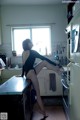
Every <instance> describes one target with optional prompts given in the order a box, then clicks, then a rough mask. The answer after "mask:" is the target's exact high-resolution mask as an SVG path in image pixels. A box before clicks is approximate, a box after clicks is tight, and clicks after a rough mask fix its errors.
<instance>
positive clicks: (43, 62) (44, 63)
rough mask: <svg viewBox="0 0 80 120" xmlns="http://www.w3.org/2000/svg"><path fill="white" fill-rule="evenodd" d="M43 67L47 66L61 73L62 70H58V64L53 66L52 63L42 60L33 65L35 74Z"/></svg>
mask: <svg viewBox="0 0 80 120" xmlns="http://www.w3.org/2000/svg"><path fill="white" fill-rule="evenodd" d="M43 67H46V68H48V69H49V70H53V71H55V72H57V73H61V71H62V70H61V71H60V68H59V67H58V66H54V65H52V64H50V63H49V62H47V61H45V60H44V61H42V62H40V63H39V64H38V65H37V66H36V67H35V70H36V74H38V73H39V72H40V71H41V69H42V68H43Z"/></svg>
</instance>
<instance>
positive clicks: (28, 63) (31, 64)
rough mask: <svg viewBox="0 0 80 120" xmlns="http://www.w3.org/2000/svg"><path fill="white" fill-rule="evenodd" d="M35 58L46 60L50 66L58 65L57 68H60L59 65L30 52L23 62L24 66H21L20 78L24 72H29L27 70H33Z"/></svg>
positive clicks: (33, 51) (32, 51) (34, 52)
mask: <svg viewBox="0 0 80 120" xmlns="http://www.w3.org/2000/svg"><path fill="white" fill-rule="evenodd" d="M36 58H39V59H41V60H46V61H47V62H49V63H50V64H52V65H54V66H57V65H58V66H59V67H62V66H60V65H59V64H56V63H54V62H52V61H51V60H49V59H48V58H46V57H44V56H42V55H40V54H39V53H38V52H36V51H35V50H30V55H29V57H28V59H27V60H26V61H25V63H24V65H23V69H22V76H23V75H24V72H25V73H26V74H27V73H28V72H29V70H31V69H34V62H35V59H36Z"/></svg>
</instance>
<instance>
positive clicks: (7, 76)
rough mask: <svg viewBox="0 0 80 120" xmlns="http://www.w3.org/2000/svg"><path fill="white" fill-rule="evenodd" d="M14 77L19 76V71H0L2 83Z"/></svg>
mask: <svg viewBox="0 0 80 120" xmlns="http://www.w3.org/2000/svg"><path fill="white" fill-rule="evenodd" d="M14 75H21V69H4V70H2V71H1V79H2V81H1V82H2V83H3V82H5V81H6V80H8V79H10V78H11V77H12V76H14Z"/></svg>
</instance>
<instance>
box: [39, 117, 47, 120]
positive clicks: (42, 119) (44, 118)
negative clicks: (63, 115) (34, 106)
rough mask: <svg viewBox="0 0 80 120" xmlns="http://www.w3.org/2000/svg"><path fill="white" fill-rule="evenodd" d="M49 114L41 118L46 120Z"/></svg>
mask: <svg viewBox="0 0 80 120" xmlns="http://www.w3.org/2000/svg"><path fill="white" fill-rule="evenodd" d="M47 117H48V116H44V117H43V118H41V119H40V120H46V118H47Z"/></svg>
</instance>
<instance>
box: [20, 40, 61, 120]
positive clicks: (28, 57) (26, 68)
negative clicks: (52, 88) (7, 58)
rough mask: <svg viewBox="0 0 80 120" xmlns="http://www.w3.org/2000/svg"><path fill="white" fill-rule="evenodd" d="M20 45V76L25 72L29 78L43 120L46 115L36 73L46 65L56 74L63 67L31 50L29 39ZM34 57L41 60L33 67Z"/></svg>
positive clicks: (31, 45)
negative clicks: (21, 68)
mask: <svg viewBox="0 0 80 120" xmlns="http://www.w3.org/2000/svg"><path fill="white" fill-rule="evenodd" d="M22 46H23V50H24V51H23V53H22V61H23V71H22V76H23V75H24V74H25V76H26V77H27V78H29V79H31V81H32V83H33V86H34V88H35V90H36V95H37V102H38V104H39V106H40V109H41V111H42V114H43V118H42V119H41V120H45V119H46V117H48V116H46V113H45V109H44V105H43V103H42V100H41V97H40V89H39V83H38V79H37V75H38V73H39V72H40V71H41V69H42V68H43V67H47V68H48V69H50V70H53V71H55V72H57V73H58V74H60V73H62V71H63V69H62V67H61V66H60V65H59V64H56V63H54V62H52V61H50V60H49V59H47V58H46V57H44V56H42V55H40V54H39V53H38V52H36V51H34V50H31V49H32V47H33V44H32V42H31V40H30V39H26V40H24V41H23V44H22ZM36 58H39V59H41V60H42V62H40V63H39V64H38V65H37V66H35V67H34V62H35V59H36Z"/></svg>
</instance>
